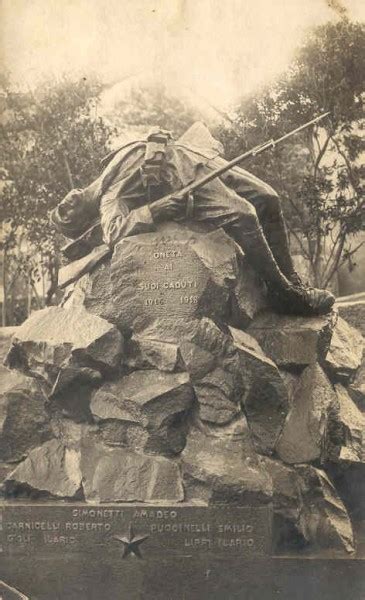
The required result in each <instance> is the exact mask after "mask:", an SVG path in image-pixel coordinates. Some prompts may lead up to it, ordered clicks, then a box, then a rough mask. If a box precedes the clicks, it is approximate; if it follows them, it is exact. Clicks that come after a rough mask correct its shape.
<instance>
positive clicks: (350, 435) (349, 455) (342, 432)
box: [331, 384, 365, 463]
mask: <svg viewBox="0 0 365 600" xmlns="http://www.w3.org/2000/svg"><path fill="white" fill-rule="evenodd" d="M335 390H336V393H337V398H338V404H339V410H338V413H337V415H336V425H335V426H336V429H335V434H336V435H335V436H333V440H332V453H331V460H335V461H337V462H362V463H364V462H365V415H363V414H362V413H361V411H360V410H359V409H358V407H357V406H356V404H355V403H354V402H353V401H352V399H351V397H350V395H349V393H348V391H347V390H346V388H345V387H343V386H342V385H340V384H337V385H336V386H335Z"/></svg>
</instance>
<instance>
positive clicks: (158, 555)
mask: <svg viewBox="0 0 365 600" xmlns="http://www.w3.org/2000/svg"><path fill="white" fill-rule="evenodd" d="M2 523H3V528H2V553H1V554H0V556H1V559H0V563H1V572H2V577H3V579H4V581H5V582H6V583H7V584H8V585H9V586H11V587H12V588H16V589H17V590H20V591H21V592H22V593H23V594H24V596H14V597H15V598H18V597H20V598H37V599H38V600H51V599H54V598H57V599H58V600H76V599H77V600H99V599H100V598H107V599H108V600H137V599H138V600H141V599H146V600H147V599H148V600H162V599H163V600H165V599H166V598H171V599H173V600H182V599H183V598H186V599H187V598H189V600H195V599H196V600H197V599H198V598H199V600H200V599H203V600H204V599H206V598H213V599H217V600H218V599H220V598H240V599H241V598H242V599H243V600H245V599H251V598H252V599H253V600H258V599H260V600H272V599H273V597H275V598H278V599H279V600H292V599H293V598H295V599H296V600H304V599H307V598H310V599H311V600H316V599H321V600H343V598H347V599H349V600H360V599H361V598H363V590H364V584H365V578H364V572H365V571H364V563H363V561H362V560H360V559H361V558H363V557H365V552H363V548H362V547H361V544H360V547H359V550H358V553H357V555H356V556H353V557H351V558H349V557H348V555H346V556H345V555H344V554H339V553H337V554H336V553H334V552H333V550H328V551H327V552H326V553H325V552H323V551H321V553H320V554H315V553H313V552H312V553H311V554H307V553H305V552H303V551H301V552H299V551H296V552H293V553H291V554H285V555H283V554H282V555H278V554H276V553H275V549H274V548H273V549H271V511H270V508H269V507H256V508H253V507H232V506H231V507H227V506H220V507H203V506H193V505H184V506H183V505H174V506H172V505H170V506H165V507H163V506H156V505H146V504H144V505H142V504H128V505H126V504H118V505H116V504H108V505H95V506H85V505H84V504H81V503H67V504H65V503H57V504H55V503H53V504H52V505H51V504H41V503H40V504H26V505H24V504H20V503H16V502H14V503H7V504H5V505H3V506H2ZM131 525H132V527H131ZM185 529H186V531H185ZM175 530H176V531H175ZM308 559H310V560H308ZM336 559H337V560H336ZM0 589H1V591H3V589H2V588H0ZM4 589H5V588H4ZM273 594H275V596H274V595H273ZM2 597H3V598H4V599H5V600H8V596H7V595H6V594H4V595H3V596H2ZM12 597H13V596H12ZM9 598H10V596H9Z"/></svg>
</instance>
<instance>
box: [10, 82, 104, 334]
mask: <svg viewBox="0 0 365 600" xmlns="http://www.w3.org/2000/svg"><path fill="white" fill-rule="evenodd" d="M100 91H101V85H100V83H99V82H98V81H96V80H95V79H90V80H87V79H85V78H83V79H80V80H79V81H76V82H75V81H70V80H67V79H62V80H60V81H57V82H49V81H48V82H45V83H44V84H43V85H42V86H39V87H38V88H37V89H35V90H34V91H31V90H28V91H16V90H14V89H12V88H11V87H10V85H9V83H8V82H7V81H6V80H4V81H3V82H2V101H3V111H2V116H1V124H0V138H1V141H0V149H1V152H2V156H3V165H2V169H1V173H0V176H1V180H2V182H1V183H2V194H1V202H0V216H1V220H2V223H3V224H4V228H3V230H4V234H3V240H2V246H3V252H4V260H5V261H6V264H7V270H8V272H7V275H6V277H7V281H4V282H3V283H4V291H5V296H6V292H7V287H9V285H10V283H11V284H12V285H13V283H12V282H13V281H14V279H16V278H19V277H20V276H21V275H23V276H24V275H25V276H26V278H28V280H29V282H30V284H31V286H32V288H33V290H34V291H35V292H36V286H35V283H36V281H37V280H39V279H40V278H41V277H42V276H45V274H47V276H48V278H50V280H51V286H50V290H49V292H48V301H49V300H50V299H51V296H52V294H53V292H54V289H55V284H56V278H57V270H58V249H59V244H60V239H59V236H58V235H57V234H56V232H55V230H54V228H53V227H52V225H51V224H50V222H49V218H48V213H49V211H50V209H52V208H53V207H54V206H56V205H57V203H58V202H59V201H60V200H61V199H62V197H63V196H64V195H65V194H66V193H67V192H68V191H69V190H70V189H71V188H72V187H82V186H84V185H86V184H88V183H89V182H90V180H91V179H93V178H95V177H96V176H97V174H98V172H99V164H100V159H101V158H102V157H103V156H104V155H105V154H106V153H107V152H108V150H109V140H110V138H111V128H110V127H109V126H108V125H106V123H105V122H104V120H103V119H102V118H100V117H98V115H97V109H98V96H99V93H100ZM15 255H16V256H15ZM12 258H14V260H13V261H12ZM12 262H13V263H14V264H13V265H12V268H11V263H12ZM14 269H15V272H14V273H12V272H11V271H12V270H13V271H14ZM45 272H46V273H45ZM5 299H6V298H5ZM4 304H5V302H4ZM5 311H6V308H5ZM5 320H6V315H5V312H3V322H4V321H5Z"/></svg>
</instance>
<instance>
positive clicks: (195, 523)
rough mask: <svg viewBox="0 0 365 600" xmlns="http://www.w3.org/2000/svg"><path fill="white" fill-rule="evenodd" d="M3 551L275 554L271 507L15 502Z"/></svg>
mask: <svg viewBox="0 0 365 600" xmlns="http://www.w3.org/2000/svg"><path fill="white" fill-rule="evenodd" d="M1 519H2V531H1V552H2V553H3V554H4V555H10V556H13V557H14V558H16V556H19V555H22V554H25V555H26V554H28V555H29V554H34V553H36V554H37V555H38V556H44V555H48V554H49V553H60V554H65V555H67V554H70V555H73V554H93V555H97V554H98V553H100V552H102V553H103V554H108V553H110V554H119V555H120V557H121V558H126V557H127V556H128V554H137V555H138V556H139V557H140V558H142V557H143V558H145V559H146V560H148V558H149V557H153V556H156V555H157V556H163V555H169V556H171V555H175V556H189V555H192V554H193V555H194V554H197V553H204V554H209V555H216V556H219V555H221V556H237V557H241V558H250V557H251V558H253V557H265V556H269V555H270V554H271V539H272V537H271V510H270V508H269V507H258V508H257V507H256V508H255V507H228V506H227V507H211V508H206V507H202V506H200V507H198V506H179V505H175V506H156V505H148V504H144V505H143V504H140V505H136V504H135V505H110V504H109V505H95V506H85V505H82V504H78V505H77V504H71V505H59V504H58V505H50V504H39V505H32V506H30V505H29V504H20V505H19V504H17V505H13V506H11V505H5V506H3V507H2V508H1Z"/></svg>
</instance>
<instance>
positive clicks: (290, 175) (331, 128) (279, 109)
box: [218, 19, 365, 286]
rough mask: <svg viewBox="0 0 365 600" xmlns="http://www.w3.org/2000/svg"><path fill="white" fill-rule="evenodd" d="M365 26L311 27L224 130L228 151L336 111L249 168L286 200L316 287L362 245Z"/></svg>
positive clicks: (221, 133)
mask: <svg viewBox="0 0 365 600" xmlns="http://www.w3.org/2000/svg"><path fill="white" fill-rule="evenodd" d="M364 72H365V27H364V26H363V25H361V24H358V23H351V22H350V21H348V20H346V19H344V20H341V21H339V22H337V23H329V24H326V25H324V26H321V27H318V28H317V29H316V30H315V31H313V32H312V33H311V34H310V35H309V37H308V39H307V40H306V43H305V44H304V46H303V47H302V48H301V49H300V50H299V52H298V54H297V56H296V58H295V59H294V61H293V63H292V65H291V66H290V68H289V69H288V71H287V72H286V73H284V74H283V75H282V77H281V78H280V79H279V80H278V81H276V82H274V83H273V84H272V85H270V86H268V87H266V88H263V89H261V90H259V91H258V92H257V93H256V94H255V95H254V96H252V97H249V98H246V99H245V100H243V101H242V102H241V103H240V105H239V106H238V107H237V109H236V111H235V113H234V114H233V118H232V122H230V123H229V124H228V125H224V126H222V127H221V128H220V129H219V131H218V135H219V137H220V138H221V141H222V142H223V143H224V144H225V147H226V149H227V151H228V154H229V156H235V155H237V154H239V153H241V152H243V151H245V150H247V149H248V148H250V147H253V146H255V145H256V144H258V143H262V142H264V141H265V140H267V139H270V138H278V137H280V136H281V135H283V134H284V133H286V132H287V131H290V130H291V129H295V128H296V127H298V126H299V125H301V124H303V123H305V122H306V121H309V120H311V119H312V118H313V117H314V116H316V115H318V114H320V113H324V112H327V111H330V113H331V114H330V116H329V118H327V119H326V120H324V121H322V122H321V124H320V125H319V126H316V127H314V128H311V129H308V130H306V131H305V132H304V133H302V134H300V135H297V136H295V137H293V138H291V139H290V140H288V141H287V142H286V143H285V144H283V145H281V146H278V147H277V148H275V149H274V150H273V151H272V152H271V153H270V152H267V153H265V154H263V155H261V156H260V157H257V158H255V159H254V160H252V161H251V163H250V164H248V168H249V169H251V170H252V171H253V172H254V173H256V174H257V175H258V176H259V177H262V178H263V179H265V180H267V181H269V182H270V183H271V184H272V185H273V187H274V188H276V189H277V191H278V192H279V193H280V194H281V195H282V197H283V198H284V200H285V202H284V208H285V212H286V216H287V218H288V223H289V227H290V231H291V233H292V235H293V236H294V237H295V238H296V241H297V243H298V244H299V245H300V246H301V249H302V252H303V254H304V256H305V257H306V258H307V259H308V261H309V263H310V265H311V267H312V272H313V277H314V280H315V282H316V284H318V285H323V286H326V285H328V284H329V283H330V282H331V280H332V278H333V276H334V274H335V273H336V271H337V270H338V268H339V267H340V266H341V264H343V262H344V261H345V260H349V259H350V257H351V256H352V255H353V254H354V252H356V251H357V249H358V248H357V247H355V248H353V247H351V243H350V242H351V239H352V234H354V233H357V232H358V231H359V230H360V229H362V228H363V227H364V223H363V221H362V217H363V214H364V213H363V210H364V200H363V193H364V188H363V175H364V167H363V166H362V165H361V164H360V163H361V161H360V157H361V153H362V152H363V151H364V142H363V129H364V121H363V101H364V77H363V74H364Z"/></svg>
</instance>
